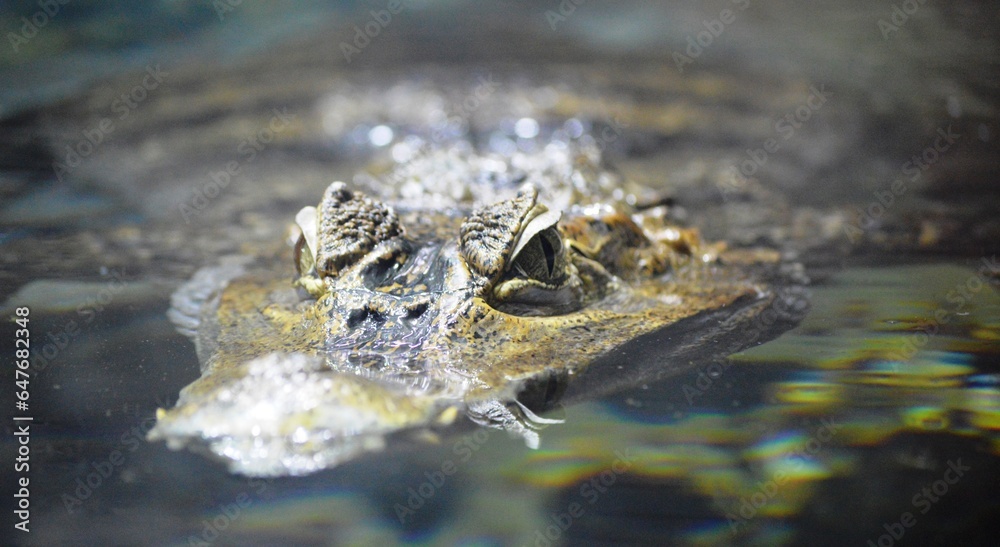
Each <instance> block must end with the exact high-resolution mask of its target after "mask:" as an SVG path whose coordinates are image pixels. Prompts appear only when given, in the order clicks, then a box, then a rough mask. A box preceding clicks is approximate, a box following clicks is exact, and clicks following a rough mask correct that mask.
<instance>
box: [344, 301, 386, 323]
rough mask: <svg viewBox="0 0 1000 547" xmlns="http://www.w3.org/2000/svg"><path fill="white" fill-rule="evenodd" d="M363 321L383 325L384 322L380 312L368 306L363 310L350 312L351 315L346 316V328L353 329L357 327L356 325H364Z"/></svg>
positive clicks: (383, 316)
mask: <svg viewBox="0 0 1000 547" xmlns="http://www.w3.org/2000/svg"><path fill="white" fill-rule="evenodd" d="M365 321H372V322H375V323H384V322H385V315H384V314H383V313H382V312H381V311H379V310H377V309H375V308H373V307H372V306H371V304H369V305H367V306H365V307H363V308H359V309H356V310H351V313H349V314H347V327H348V328H352V329H353V328H354V327H357V326H358V325H360V324H361V323H364V322H365Z"/></svg>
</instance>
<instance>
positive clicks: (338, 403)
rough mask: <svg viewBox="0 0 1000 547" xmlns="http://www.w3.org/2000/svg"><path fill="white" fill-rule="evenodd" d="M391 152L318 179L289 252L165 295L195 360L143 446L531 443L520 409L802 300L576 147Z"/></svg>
mask: <svg viewBox="0 0 1000 547" xmlns="http://www.w3.org/2000/svg"><path fill="white" fill-rule="evenodd" d="M407 159H408V161H405V162H402V161H401V162H397V163H396V164H395V165H394V166H393V167H392V168H390V169H389V170H388V171H387V172H386V174H385V175H383V176H378V177H376V176H367V177H362V178H360V179H359V182H360V184H359V186H364V188H363V189H359V188H354V187H351V186H348V185H345V184H344V183H339V182H338V183H333V184H331V185H330V187H329V188H328V189H327V191H326V192H325V194H324V196H323V198H322V200H321V202H320V203H319V205H318V207H315V208H314V207H306V208H304V209H303V210H302V211H301V212H300V213H299V214H298V215H297V216H296V224H297V227H296V233H295V239H297V243H296V245H295V246H294V249H292V248H291V247H289V248H286V249H285V250H284V252H281V253H278V254H276V255H267V256H258V257H247V256H244V257H231V258H228V259H225V260H223V261H222V263H221V264H220V265H217V266H211V267H209V268H206V269H204V270H202V271H201V272H200V273H199V274H198V275H196V276H195V278H194V279H192V281H191V282H189V283H188V284H187V285H185V286H184V287H182V288H181V289H180V290H179V291H178V292H177V294H175V296H174V308H173V310H172V311H171V315H172V319H173V320H174V322H175V323H176V324H178V326H179V327H181V328H182V330H184V331H185V332H186V333H187V334H189V335H191V336H192V337H193V338H194V339H195V341H196V344H197V346H198V352H199V357H200V358H201V360H202V364H203V366H202V373H203V374H202V377H201V378H199V379H198V380H197V381H195V382H194V383H193V384H191V385H190V386H188V387H187V388H185V389H184V391H183V392H182V393H181V397H180V400H179V401H178V403H177V405H176V407H175V408H174V409H171V410H167V411H161V412H160V413H159V420H158V424H157V426H156V427H155V428H154V429H153V431H152V432H151V433H150V438H151V439H165V440H167V441H168V443H169V444H170V445H171V446H173V447H180V446H185V445H189V444H191V445H193V446H195V447H196V448H203V449H207V450H208V451H209V452H211V453H213V454H215V455H217V456H219V457H222V458H224V459H226V460H228V461H229V462H230V465H231V468H232V469H233V470H235V471H238V472H242V473H247V474H255V475H283V474H303V473H309V472H312V471H316V470H319V469H323V468H326V467H330V466H334V465H337V464H338V463H341V462H343V461H346V460H348V459H350V458H353V457H356V456H357V455H359V454H361V453H364V452H366V451H370V450H380V449H382V448H383V447H384V446H385V444H386V441H387V439H388V438H389V437H390V436H396V435H397V434H399V433H414V432H415V433H422V434H425V435H426V434H428V433H429V434H433V432H434V431H435V430H436V429H439V428H442V427H445V426H449V425H451V424H452V423H453V422H455V421H456V420H459V419H462V417H467V418H468V419H471V420H472V421H474V422H477V423H479V424H482V425H487V426H491V427H497V428H500V429H504V430H507V431H509V432H511V433H513V434H516V435H519V436H521V437H523V438H524V439H525V441H526V443H527V444H528V445H529V446H537V445H538V442H539V438H538V435H537V433H536V432H535V431H534V427H535V426H536V425H537V424H538V423H539V422H540V421H544V419H542V418H539V417H538V416H537V415H536V414H535V412H537V411H542V410H544V409H545V408H547V407H549V406H551V405H553V404H555V403H556V402H557V401H559V400H562V399H573V398H579V397H585V396H594V395H597V394H601V393H602V392H607V391H610V390H612V389H617V388H620V387H623V386H627V385H634V384H636V383H640V382H643V381H650V380H653V379H658V378H660V377H663V376H665V375H668V374H671V373H675V372H677V371H678V370H682V369H685V368H688V367H690V366H691V363H692V359H693V358H695V357H696V356H697V357H698V358H707V357H718V356H723V355H726V354H728V353H731V352H733V351H737V350H738V349H740V348H742V347H746V346H747V345H749V344H752V343H754V342H757V341H759V340H763V339H766V338H768V337H770V336H773V335H774V334H775V333H776V332H780V331H781V330H783V329H785V328H787V327H788V326H789V325H791V324H793V323H794V322H795V321H796V320H797V318H798V317H800V316H801V313H802V311H803V309H802V302H801V300H796V299H795V298H793V297H792V296H790V294H791V293H789V291H788V289H789V287H790V286H792V285H794V283H791V282H790V281H789V280H788V279H787V273H788V272H787V271H784V272H782V271H781V270H782V268H783V265H782V264H781V263H780V260H779V259H778V256H777V253H774V252H772V251H764V250H734V251H727V250H726V249H725V246H724V245H722V244H707V243H704V242H702V241H701V240H700V238H699V236H698V234H697V233H696V232H695V231H693V230H687V229H682V228H678V227H677V226H675V225H673V224H672V223H671V222H670V220H669V216H670V211H669V208H667V207H665V206H651V207H646V208H637V207H635V206H634V205H632V203H635V198H634V194H632V193H628V194H626V193H625V192H626V191H627V189H628V188H629V186H628V185H627V184H626V183H625V182H623V181H622V180H620V178H619V177H618V176H617V175H616V174H614V173H612V172H610V171H607V170H605V169H604V168H603V167H602V166H601V164H600V153H599V150H598V148H597V147H595V146H593V144H587V143H582V142H579V141H577V140H573V139H567V140H564V141H553V142H552V143H551V144H550V145H548V146H546V147H544V148H542V149H540V150H536V151H532V152H514V153H506V154H505V153H500V152H496V151H493V152H490V151H477V150H475V149H473V148H472V147H469V146H429V145H428V146H426V147H423V148H420V149H419V150H417V153H416V155H415V157H410V158H407ZM456 176H457V179H458V182H459V185H458V186H456V185H455V184H454V182H455V180H456ZM448 181H450V182H448ZM415 191H419V193H415ZM372 196H376V197H372ZM616 198H617V199H616ZM785 269H786V270H787V268H785ZM793 269H794V268H793ZM293 280H294V281H293ZM765 311H771V312H772V317H770V319H769V320H768V321H767V322H766V324H765V323H761V322H759V321H756V322H755V320H759V318H760V317H761V316H762V315H763V313H764V312H765Z"/></svg>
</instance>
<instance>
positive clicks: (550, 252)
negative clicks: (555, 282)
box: [538, 231, 556, 278]
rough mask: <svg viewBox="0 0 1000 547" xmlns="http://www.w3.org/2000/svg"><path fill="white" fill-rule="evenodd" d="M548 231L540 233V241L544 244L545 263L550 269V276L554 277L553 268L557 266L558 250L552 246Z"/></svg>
mask: <svg viewBox="0 0 1000 547" xmlns="http://www.w3.org/2000/svg"><path fill="white" fill-rule="evenodd" d="M547 235H548V233H547V231H546V232H543V233H541V234H539V237H538V241H539V242H540V243H541V244H542V252H544V253H545V265H546V266H547V267H548V270H549V277H550V278H551V277H552V270H554V269H555V267H556V250H555V248H553V247H552V242H551V241H549V238H548V237H546V236H547Z"/></svg>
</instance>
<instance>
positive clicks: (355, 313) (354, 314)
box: [347, 308, 368, 329]
mask: <svg viewBox="0 0 1000 547" xmlns="http://www.w3.org/2000/svg"><path fill="white" fill-rule="evenodd" d="M367 318H368V309H367V308H361V309H359V310H352V311H351V313H349V314H348V315H347V327H348V328H352V329H353V328H354V327H357V326H358V325H360V324H361V323H363V322H364V320H365V319H367Z"/></svg>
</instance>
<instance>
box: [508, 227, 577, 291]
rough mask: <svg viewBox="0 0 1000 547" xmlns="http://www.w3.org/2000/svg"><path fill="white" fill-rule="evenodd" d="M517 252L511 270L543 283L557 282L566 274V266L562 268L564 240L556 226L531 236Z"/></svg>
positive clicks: (512, 260)
mask: <svg viewBox="0 0 1000 547" xmlns="http://www.w3.org/2000/svg"><path fill="white" fill-rule="evenodd" d="M515 253H516V254H515V255H514V256H513V258H512V259H511V264H510V267H509V268H508V271H510V272H516V273H517V274H520V275H522V276H524V277H527V278H530V279H535V280H538V281H541V282H542V283H555V282H558V281H559V279H561V278H563V277H565V276H566V272H565V268H560V266H562V265H563V263H564V259H563V255H564V249H563V241H562V237H561V236H560V235H559V231H558V230H556V228H555V226H549V227H547V228H545V229H543V230H541V231H540V232H538V233H536V234H534V235H532V236H530V237H529V238H528V240H527V241H526V242H525V243H524V244H523V245H519V246H518V248H517V249H516V250H515Z"/></svg>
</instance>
